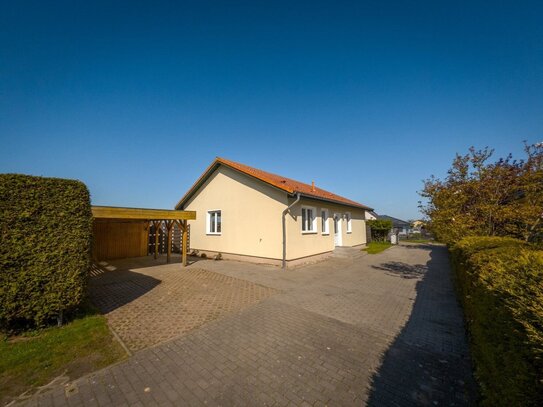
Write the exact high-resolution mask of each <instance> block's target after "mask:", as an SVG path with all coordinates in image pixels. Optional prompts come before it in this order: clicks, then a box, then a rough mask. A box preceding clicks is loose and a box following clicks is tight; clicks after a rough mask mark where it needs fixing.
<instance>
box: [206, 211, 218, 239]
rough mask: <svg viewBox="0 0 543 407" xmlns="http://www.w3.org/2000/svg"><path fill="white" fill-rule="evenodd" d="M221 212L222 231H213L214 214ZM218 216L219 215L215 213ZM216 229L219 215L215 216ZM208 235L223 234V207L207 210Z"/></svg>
mask: <svg viewBox="0 0 543 407" xmlns="http://www.w3.org/2000/svg"><path fill="white" fill-rule="evenodd" d="M217 213H218V214H219V215H220V219H221V223H220V225H221V231H220V232H216V231H215V232H213V231H211V217H212V214H217ZM215 216H217V215H215ZM215 230H217V217H216V218H215ZM206 235H212V236H220V235H222V210H221V209H209V210H208V211H207V212H206Z"/></svg>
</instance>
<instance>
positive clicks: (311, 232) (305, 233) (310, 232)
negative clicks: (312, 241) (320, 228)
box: [302, 230, 317, 235]
mask: <svg viewBox="0 0 543 407" xmlns="http://www.w3.org/2000/svg"><path fill="white" fill-rule="evenodd" d="M316 234H317V232H316V231H312V230H308V231H303V232H302V235H316Z"/></svg>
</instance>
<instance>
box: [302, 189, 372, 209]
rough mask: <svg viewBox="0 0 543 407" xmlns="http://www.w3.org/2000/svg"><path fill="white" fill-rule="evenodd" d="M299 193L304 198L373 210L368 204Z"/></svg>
mask: <svg viewBox="0 0 543 407" xmlns="http://www.w3.org/2000/svg"><path fill="white" fill-rule="evenodd" d="M295 193H297V192H295ZM295 193H292V194H291V196H294V194H295ZM300 195H301V196H302V197H304V198H308V199H314V200H316V201H324V202H331V203H335V204H337V205H344V206H349V207H351V208H357V209H363V210H365V211H373V208H370V207H369V206H365V205H362V204H358V205H356V204H349V203H346V202H341V201H338V200H335V199H329V198H322V197H319V196H315V195H309V194H304V193H303V192H300Z"/></svg>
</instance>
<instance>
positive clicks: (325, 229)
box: [321, 209, 330, 235]
mask: <svg viewBox="0 0 543 407" xmlns="http://www.w3.org/2000/svg"><path fill="white" fill-rule="evenodd" d="M329 224H330V222H329V221H328V209H321V229H322V234H323V235H329V234H330V226H329Z"/></svg>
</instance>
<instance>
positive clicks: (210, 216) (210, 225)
mask: <svg viewBox="0 0 543 407" xmlns="http://www.w3.org/2000/svg"><path fill="white" fill-rule="evenodd" d="M206 223H207V234H208V235H220V234H221V211H220V210H213V211H207V222H206Z"/></svg>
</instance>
